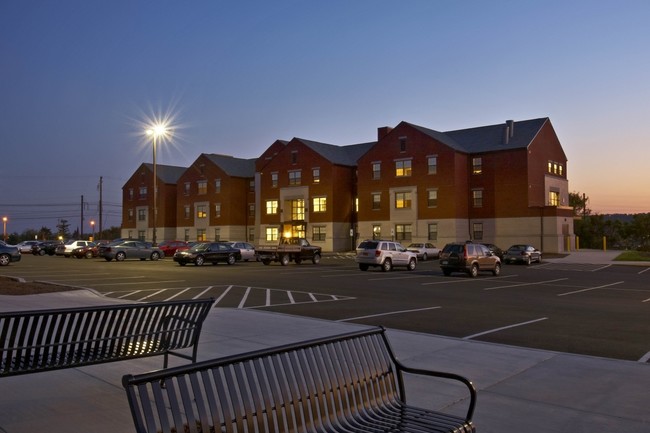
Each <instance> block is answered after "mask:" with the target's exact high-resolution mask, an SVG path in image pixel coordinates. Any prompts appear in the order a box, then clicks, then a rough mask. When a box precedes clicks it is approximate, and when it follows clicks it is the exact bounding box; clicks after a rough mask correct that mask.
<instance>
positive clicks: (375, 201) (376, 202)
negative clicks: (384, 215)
mask: <svg viewBox="0 0 650 433" xmlns="http://www.w3.org/2000/svg"><path fill="white" fill-rule="evenodd" d="M372 208H373V209H374V210H377V209H381V193H379V192H374V193H372Z"/></svg>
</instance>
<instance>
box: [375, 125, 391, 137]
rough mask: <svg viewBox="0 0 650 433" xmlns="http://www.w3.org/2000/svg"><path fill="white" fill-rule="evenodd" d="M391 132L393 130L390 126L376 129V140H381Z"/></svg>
mask: <svg viewBox="0 0 650 433" xmlns="http://www.w3.org/2000/svg"><path fill="white" fill-rule="evenodd" d="M392 130H393V128H391V127H390V126H382V127H379V128H377V140H381V139H382V138H384V137H385V136H387V135H388V134H389V133H390V131H392Z"/></svg>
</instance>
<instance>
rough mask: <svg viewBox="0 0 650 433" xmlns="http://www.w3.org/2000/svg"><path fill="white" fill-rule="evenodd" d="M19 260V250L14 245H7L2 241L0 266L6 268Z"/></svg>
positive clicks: (0, 244)
mask: <svg viewBox="0 0 650 433" xmlns="http://www.w3.org/2000/svg"><path fill="white" fill-rule="evenodd" d="M20 258H21V254H20V250H19V249H18V247H17V246H16V245H7V244H6V243H4V242H3V241H0V266H7V265H8V264H9V263H12V262H19V261H20Z"/></svg>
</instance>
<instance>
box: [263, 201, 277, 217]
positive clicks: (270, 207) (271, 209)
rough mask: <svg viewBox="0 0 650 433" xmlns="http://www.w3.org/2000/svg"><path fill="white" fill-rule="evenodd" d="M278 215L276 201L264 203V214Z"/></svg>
mask: <svg viewBox="0 0 650 433" xmlns="http://www.w3.org/2000/svg"><path fill="white" fill-rule="evenodd" d="M277 213H278V201H277V200H267V201H266V214H267V215H275V214H277Z"/></svg>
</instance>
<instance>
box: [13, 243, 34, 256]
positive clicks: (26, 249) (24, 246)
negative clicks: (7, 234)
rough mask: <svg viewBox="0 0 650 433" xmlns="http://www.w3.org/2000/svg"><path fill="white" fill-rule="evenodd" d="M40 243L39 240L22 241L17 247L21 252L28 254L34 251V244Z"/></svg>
mask: <svg viewBox="0 0 650 433" xmlns="http://www.w3.org/2000/svg"><path fill="white" fill-rule="evenodd" d="M38 244H39V241H22V242H21V243H19V244H17V245H16V248H18V250H19V251H20V253H21V254H28V253H31V252H32V246H34V245H38Z"/></svg>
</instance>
